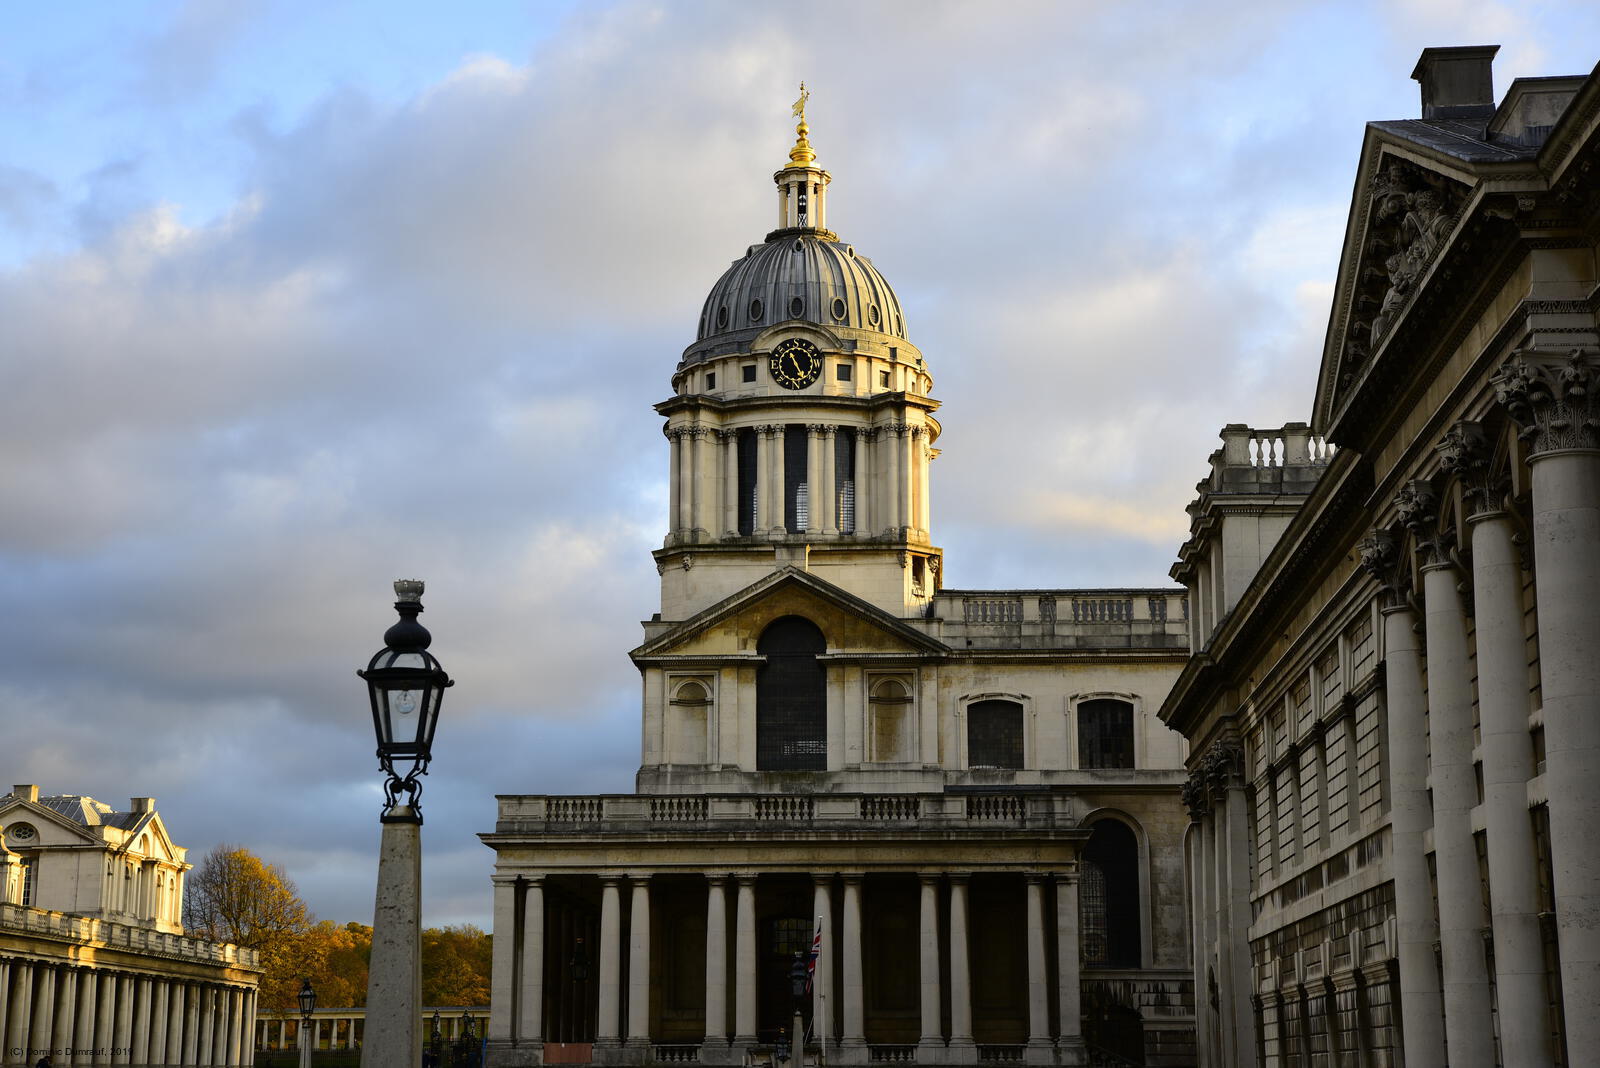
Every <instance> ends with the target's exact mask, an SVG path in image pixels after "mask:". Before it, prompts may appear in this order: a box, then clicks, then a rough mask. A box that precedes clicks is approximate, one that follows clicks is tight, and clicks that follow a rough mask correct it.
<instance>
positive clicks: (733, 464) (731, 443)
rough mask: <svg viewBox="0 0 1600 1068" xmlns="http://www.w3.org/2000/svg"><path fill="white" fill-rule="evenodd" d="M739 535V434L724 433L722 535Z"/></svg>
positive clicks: (734, 431) (733, 431)
mask: <svg viewBox="0 0 1600 1068" xmlns="http://www.w3.org/2000/svg"><path fill="white" fill-rule="evenodd" d="M738 533H739V432H738V431H737V430H724V431H723V432H722V534H723V536H724V537H733V536H735V535H737V534H738Z"/></svg>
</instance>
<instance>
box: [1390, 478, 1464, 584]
mask: <svg viewBox="0 0 1600 1068" xmlns="http://www.w3.org/2000/svg"><path fill="white" fill-rule="evenodd" d="M1394 508H1395V512H1396V513H1398V514H1399V517H1400V522H1402V523H1404V524H1405V526H1406V530H1408V531H1409V532H1410V533H1411V538H1412V541H1413V543H1414V544H1415V545H1416V549H1417V555H1418V556H1419V557H1421V558H1422V564H1423V566H1424V567H1426V566H1428V565H1430V564H1446V563H1450V562H1451V561H1450V547H1451V534H1450V532H1449V531H1447V530H1445V529H1444V528H1443V527H1442V526H1441V525H1440V523H1439V489H1438V487H1437V486H1435V485H1434V483H1433V479H1431V478H1414V479H1412V480H1411V481H1410V482H1407V483H1406V484H1405V485H1404V486H1401V487H1400V492H1399V493H1397V494H1395V498H1394Z"/></svg>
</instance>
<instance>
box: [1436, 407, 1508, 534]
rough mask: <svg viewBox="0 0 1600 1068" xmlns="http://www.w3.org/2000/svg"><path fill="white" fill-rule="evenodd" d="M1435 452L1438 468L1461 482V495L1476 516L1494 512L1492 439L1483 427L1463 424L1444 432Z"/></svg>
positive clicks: (1478, 424)
mask: <svg viewBox="0 0 1600 1068" xmlns="http://www.w3.org/2000/svg"><path fill="white" fill-rule="evenodd" d="M1434 451H1435V452H1437V453H1438V454H1439V466H1440V467H1442V468H1444V469H1445V470H1446V471H1448V472H1449V473H1450V474H1452V475H1454V476H1456V478H1457V479H1458V480H1460V482H1461V489H1462V495H1463V496H1464V497H1466V498H1467V500H1468V502H1470V504H1471V506H1472V513H1473V514H1474V515H1481V514H1483V513H1485V512H1491V511H1494V510H1495V506H1496V497H1497V495H1496V493H1495V492H1494V491H1495V489H1496V488H1497V487H1496V486H1495V481H1496V480H1495V479H1494V477H1493V475H1492V473H1491V471H1490V468H1489V460H1490V449H1489V438H1488V435H1486V434H1485V433H1484V432H1483V426H1482V424H1480V423H1475V422H1473V421H1471V420H1470V419H1463V420H1461V422H1459V423H1457V424H1455V425H1454V426H1452V427H1451V428H1450V429H1449V430H1446V431H1445V432H1444V438H1443V439H1442V440H1441V441H1440V442H1439V444H1437V445H1435V446H1434Z"/></svg>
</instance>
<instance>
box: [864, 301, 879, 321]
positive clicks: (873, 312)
mask: <svg viewBox="0 0 1600 1068" xmlns="http://www.w3.org/2000/svg"><path fill="white" fill-rule="evenodd" d="M880 318H881V316H879V315H878V306H877V305H876V304H874V305H872V306H870V307H869V308H867V322H869V323H871V324H872V325H873V326H877V325H878V320H879V319H880Z"/></svg>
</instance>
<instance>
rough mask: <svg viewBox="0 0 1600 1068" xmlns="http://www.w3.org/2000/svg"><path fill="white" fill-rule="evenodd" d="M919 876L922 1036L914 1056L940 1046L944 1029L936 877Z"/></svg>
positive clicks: (937, 878) (926, 1053)
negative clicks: (940, 998)
mask: <svg viewBox="0 0 1600 1068" xmlns="http://www.w3.org/2000/svg"><path fill="white" fill-rule="evenodd" d="M921 878H922V909H921V913H922V925H921V930H922V935H921V940H920V943H919V945H920V950H919V953H918V956H919V958H920V960H921V962H922V982H921V1004H922V1039H921V1041H920V1042H919V1046H920V1047H921V1048H920V1050H919V1053H918V1056H919V1057H924V1056H930V1055H932V1054H933V1051H934V1050H942V1049H944V1029H943V1027H942V1026H941V1021H940V1018H939V1017H940V1012H939V877H938V876H937V875H932V874H928V873H924V874H923V875H922V876H921Z"/></svg>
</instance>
